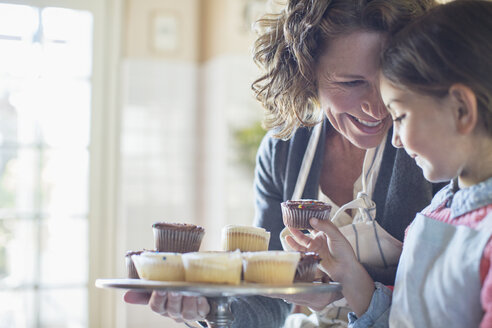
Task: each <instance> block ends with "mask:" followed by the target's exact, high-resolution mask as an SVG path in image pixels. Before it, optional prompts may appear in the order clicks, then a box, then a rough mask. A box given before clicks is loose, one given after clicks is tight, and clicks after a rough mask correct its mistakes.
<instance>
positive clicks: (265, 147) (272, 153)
mask: <svg viewBox="0 0 492 328" xmlns="http://www.w3.org/2000/svg"><path fill="white" fill-rule="evenodd" d="M311 133H312V128H305V127H301V128H298V129H297V130H296V132H295V133H294V134H293V135H292V137H290V138H289V139H280V138H277V137H275V131H268V132H267V133H266V134H265V136H264V137H263V140H262V141H261V144H260V147H259V150H258V155H259V156H265V155H267V156H268V157H279V156H280V157H285V156H288V154H289V153H299V152H304V151H305V150H306V146H307V143H308V142H309V138H310V136H311Z"/></svg>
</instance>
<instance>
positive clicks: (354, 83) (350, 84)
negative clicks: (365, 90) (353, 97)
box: [339, 80, 364, 87]
mask: <svg viewBox="0 0 492 328" xmlns="http://www.w3.org/2000/svg"><path fill="white" fill-rule="evenodd" d="M339 83H340V84H341V85H344V86H347V87H356V86H359V85H361V84H364V80H354V81H343V82H339Z"/></svg>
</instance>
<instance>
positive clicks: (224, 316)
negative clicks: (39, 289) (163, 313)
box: [96, 279, 342, 328]
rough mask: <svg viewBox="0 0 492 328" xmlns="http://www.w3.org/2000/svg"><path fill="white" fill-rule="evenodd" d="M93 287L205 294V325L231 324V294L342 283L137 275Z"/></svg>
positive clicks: (325, 289)
mask: <svg viewBox="0 0 492 328" xmlns="http://www.w3.org/2000/svg"><path fill="white" fill-rule="evenodd" d="M96 287H99V288H123V289H134V290H147V291H152V290H164V291H166V292H180V293H182V294H184V295H188V296H205V297H206V298H207V299H208V302H209V305H210V312H209V314H208V315H207V317H206V322H207V324H208V326H209V328H228V327H231V323H232V322H233V320H234V316H233V314H232V312H231V300H232V297H240V296H253V295H262V296H268V295H274V294H276V295H279V294H280V295H282V294H284V295H292V294H315V293H331V292H337V291H340V290H341V289H342V286H341V285H340V284H339V283H337V282H329V283H316V282H313V283H293V284H289V285H265V284H253V283H242V284H240V285H237V286H235V285H216V284H203V283H189V282H174V281H149V280H141V279H97V280H96Z"/></svg>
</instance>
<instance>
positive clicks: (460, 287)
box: [389, 213, 492, 328]
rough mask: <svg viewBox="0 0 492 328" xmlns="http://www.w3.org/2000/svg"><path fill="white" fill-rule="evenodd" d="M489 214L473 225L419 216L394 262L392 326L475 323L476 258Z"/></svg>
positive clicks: (491, 228) (488, 230) (489, 230)
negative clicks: (394, 281) (454, 223)
mask: <svg viewBox="0 0 492 328" xmlns="http://www.w3.org/2000/svg"><path fill="white" fill-rule="evenodd" d="M491 234H492V214H489V215H487V216H486V217H485V218H484V219H483V220H482V221H481V222H480V223H479V225H478V226H477V227H476V228H475V229H472V228H469V227H466V226H454V225H450V224H447V223H444V222H440V221H437V220H434V219H431V218H429V217H426V216H425V215H423V214H420V213H419V214H417V216H416V218H415V220H414V221H413V222H412V224H411V225H410V228H409V230H408V233H407V237H406V238H405V247H404V250H403V253H402V255H401V258H400V263H399V264H398V271H397V274H396V283H395V289H394V292H393V301H392V304H393V305H392V307H391V312H390V318H389V323H390V327H422V328H425V327H432V328H434V327H437V328H438V327H445V328H452V327H460V328H461V327H478V326H479V325H480V321H481V319H482V317H483V314H484V313H483V311H482V307H481V304H480V291H481V285H482V284H481V281H480V272H479V268H480V261H481V260H482V255H483V250H484V248H485V246H486V245H487V242H488V241H489V238H490V236H491Z"/></svg>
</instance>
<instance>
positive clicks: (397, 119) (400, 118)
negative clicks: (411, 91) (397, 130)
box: [393, 114, 405, 123]
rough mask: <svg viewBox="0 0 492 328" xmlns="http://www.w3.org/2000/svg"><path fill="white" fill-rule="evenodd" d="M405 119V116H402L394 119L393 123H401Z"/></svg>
mask: <svg viewBox="0 0 492 328" xmlns="http://www.w3.org/2000/svg"><path fill="white" fill-rule="evenodd" d="M404 118H405V114H402V115H400V116H396V117H393V122H395V123H399V122H401V121H402V120H403V119H404Z"/></svg>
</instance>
